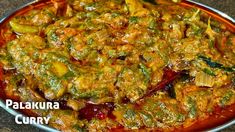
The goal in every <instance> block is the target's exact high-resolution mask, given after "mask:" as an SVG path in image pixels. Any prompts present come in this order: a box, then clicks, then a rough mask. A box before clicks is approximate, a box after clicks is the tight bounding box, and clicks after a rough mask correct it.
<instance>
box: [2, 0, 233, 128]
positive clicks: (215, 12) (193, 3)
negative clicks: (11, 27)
mask: <svg viewBox="0 0 235 132" xmlns="http://www.w3.org/2000/svg"><path fill="white" fill-rule="evenodd" d="M39 1H40V0H34V1H31V2H28V3H27V4H24V5H22V6H20V7H18V8H16V9H14V10H12V11H11V12H10V13H8V14H7V15H5V16H3V17H2V18H0V25H1V24H2V23H3V22H4V21H5V20H7V19H8V18H9V17H10V16H11V15H12V14H14V13H15V12H17V11H19V10H21V9H23V8H25V7H27V6H30V5H32V4H36V3H37V2H39ZM183 2H185V3H187V4H189V5H192V7H193V6H196V7H199V8H202V9H205V10H207V11H208V12H210V13H212V14H215V15H217V16H219V17H221V18H223V20H224V21H227V22H228V23H230V24H231V25H234V24H235V19H234V18H232V17H230V16H228V15H227V14H225V13H223V12H221V11H219V10H217V9H215V8H212V7H210V6H207V5H204V4H202V3H199V2H195V1H192V0H185V1H183ZM0 107H2V108H3V109H5V110H6V111H7V112H8V113H10V114H11V115H13V116H16V115H18V114H21V113H20V112H18V111H16V110H14V109H11V108H7V107H6V105H5V101H4V100H3V99H1V98H0ZM234 124H235V119H232V120H230V121H228V122H225V123H223V124H222V125H219V126H216V127H214V128H210V129H207V130H206V131H209V132H217V131H220V130H222V129H225V128H227V127H229V126H232V125H234ZM32 125H33V126H35V127H37V128H40V129H42V130H45V131H50V132H59V131H58V130H56V129H54V128H52V127H49V126H47V125H41V124H32Z"/></svg>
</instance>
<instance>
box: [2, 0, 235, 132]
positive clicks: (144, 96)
mask: <svg viewBox="0 0 235 132" xmlns="http://www.w3.org/2000/svg"><path fill="white" fill-rule="evenodd" d="M1 33H2V34H1V37H2V38H3V39H4V40H5V42H4V43H5V44H4V45H2V48H1V49H0V63H1V67H2V68H3V73H4V75H3V80H2V81H4V83H6V88H5V92H6V95H7V96H9V97H12V96H17V97H19V98H20V100H21V101H23V102H24V101H58V102H60V103H61V109H60V110H32V111H33V112H34V113H36V114H38V115H43V116H50V117H51V119H50V121H49V125H50V126H52V127H54V128H56V129H58V130H62V131H96V130H98V131H109V130H111V129H114V128H120V127H122V128H123V129H146V130H147V129H149V130H153V129H156V130H172V129H173V128H177V127H181V126H183V127H188V126H191V125H192V124H193V123H194V122H195V121H197V120H199V119H200V120H201V119H205V118H207V117H208V116H209V115H210V114H212V113H213V112H214V111H215V109H216V107H222V108H224V107H226V106H229V105H232V104H234V103H235V79H234V77H235V74H234V71H235V61H234V60H235V35H234V33H233V32H231V31H229V30H228V29H227V28H226V26H225V25H223V24H222V23H220V22H218V21H216V20H214V19H213V18H211V17H210V16H209V15H208V14H206V13H205V12H203V11H201V10H200V9H197V8H184V7H182V6H180V5H179V4H178V3H173V2H169V1H156V2H155V1H151V0H67V1H52V4H48V5H45V6H43V7H42V8H40V9H33V10H30V11H28V12H26V13H24V14H22V15H19V16H15V17H14V18H12V19H11V20H10V21H9V22H8V23H7V25H6V29H5V30H3V29H2V30H1ZM169 80H170V81H169Z"/></svg>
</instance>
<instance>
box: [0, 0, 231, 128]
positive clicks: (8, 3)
mask: <svg viewBox="0 0 235 132" xmlns="http://www.w3.org/2000/svg"><path fill="white" fill-rule="evenodd" d="M30 1H33V0H0V18H2V17H3V16H4V15H6V14H8V13H9V12H10V11H12V10H14V9H16V8H17V7H20V6H21V5H23V4H25V3H27V2H30ZM194 1H197V2H201V3H203V4H206V5H209V6H211V7H214V8H216V9H218V10H220V11H222V12H224V13H226V14H228V15H229V16H231V17H232V18H235V1H234V0H194ZM232 131H235V125H233V126H230V127H228V128H226V129H224V130H222V132H232ZM0 132H42V130H40V129H38V128H36V127H33V126H31V125H18V124H16V123H15V121H14V117H13V116H12V115H10V114H9V113H7V112H6V111H4V110H3V109H2V108H0Z"/></svg>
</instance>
